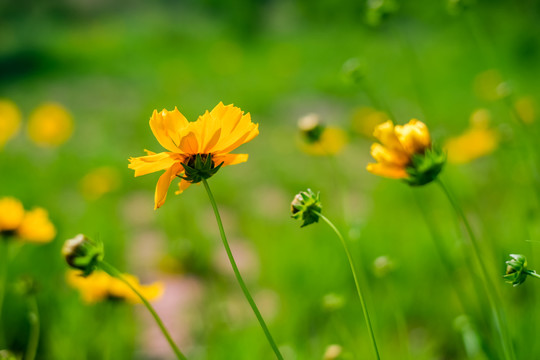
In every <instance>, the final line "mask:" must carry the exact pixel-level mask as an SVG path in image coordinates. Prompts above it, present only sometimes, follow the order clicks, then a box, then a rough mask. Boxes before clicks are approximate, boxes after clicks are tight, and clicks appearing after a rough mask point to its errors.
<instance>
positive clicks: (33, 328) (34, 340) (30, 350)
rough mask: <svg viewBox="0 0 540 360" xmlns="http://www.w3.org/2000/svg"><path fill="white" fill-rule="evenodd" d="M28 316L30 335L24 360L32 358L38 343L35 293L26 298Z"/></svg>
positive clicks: (37, 310)
mask: <svg viewBox="0 0 540 360" xmlns="http://www.w3.org/2000/svg"><path fill="white" fill-rule="evenodd" d="M28 306H29V307H30V311H29V312H28V318H29V320H30V337H29V339H28V345H27V346H26V354H25V356H24V360H34V358H35V357H36V353H37V349H38V345H39V327H40V325H39V309H38V304H37V300H36V297H35V295H30V297H29V299H28Z"/></svg>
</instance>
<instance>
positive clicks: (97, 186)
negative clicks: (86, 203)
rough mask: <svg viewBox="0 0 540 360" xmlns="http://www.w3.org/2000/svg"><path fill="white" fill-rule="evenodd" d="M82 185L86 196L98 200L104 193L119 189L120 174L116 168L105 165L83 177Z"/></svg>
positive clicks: (82, 190)
mask: <svg viewBox="0 0 540 360" xmlns="http://www.w3.org/2000/svg"><path fill="white" fill-rule="evenodd" d="M80 186H81V192H82V194H83V196H84V197H85V198H87V199H89V200H96V199H99V198H100V197H101V196H103V195H104V194H106V193H108V192H111V191H114V190H116V189H118V187H119V186H120V174H119V173H118V170H116V168H113V167H109V166H103V167H100V168H97V169H94V170H92V171H90V172H89V173H88V174H86V175H85V176H84V177H83V178H82V180H81V183H80Z"/></svg>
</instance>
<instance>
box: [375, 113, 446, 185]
mask: <svg viewBox="0 0 540 360" xmlns="http://www.w3.org/2000/svg"><path fill="white" fill-rule="evenodd" d="M373 136H375V138H377V139H378V140H379V142H380V143H375V144H373V145H372V146H371V156H373V158H374V159H375V160H377V163H372V164H368V166H367V170H368V171H369V172H371V173H373V174H375V175H380V176H384V177H389V178H393V179H403V180H405V181H406V182H407V183H409V184H410V185H424V184H427V183H429V182H431V181H433V180H434V179H435V178H436V177H437V175H438V174H439V173H440V172H441V170H442V167H443V165H444V163H445V162H446V156H445V154H444V153H443V152H442V151H440V150H438V149H434V148H433V146H432V144H431V137H430V135H429V130H428V128H427V126H426V125H425V124H424V123H423V122H421V121H418V120H416V119H412V120H411V121H409V123H408V124H406V125H403V126H401V125H396V126H394V124H393V123H392V121H390V120H388V121H387V122H385V123H382V124H380V125H378V126H377V127H376V128H375V131H374V132H373Z"/></svg>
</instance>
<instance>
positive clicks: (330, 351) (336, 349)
mask: <svg viewBox="0 0 540 360" xmlns="http://www.w3.org/2000/svg"><path fill="white" fill-rule="evenodd" d="M342 352H343V348H342V347H341V346H340V345H337V344H332V345H328V347H327V348H326V350H325V351H324V355H323V360H337V359H339V357H340V355H341V353H342Z"/></svg>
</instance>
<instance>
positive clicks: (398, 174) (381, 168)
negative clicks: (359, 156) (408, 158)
mask: <svg viewBox="0 0 540 360" xmlns="http://www.w3.org/2000/svg"><path fill="white" fill-rule="evenodd" d="M366 169H367V171H369V172H370V173H372V174H375V175H379V176H384V177H387V178H392V179H404V178H407V177H409V175H408V174H407V172H406V171H405V169H404V168H402V167H397V166H390V165H385V164H368V166H367V167H366Z"/></svg>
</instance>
